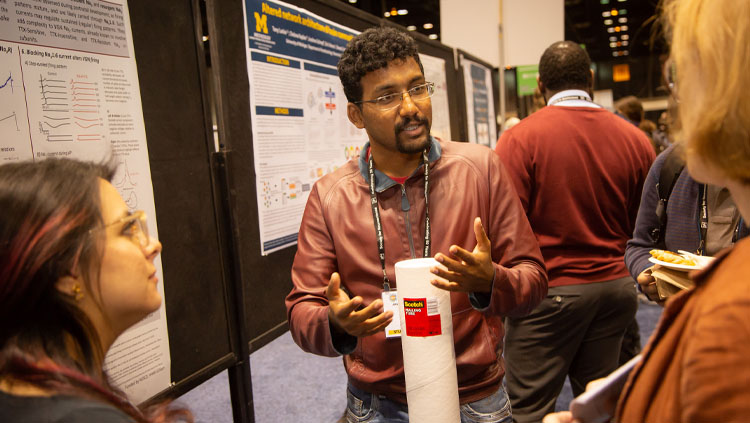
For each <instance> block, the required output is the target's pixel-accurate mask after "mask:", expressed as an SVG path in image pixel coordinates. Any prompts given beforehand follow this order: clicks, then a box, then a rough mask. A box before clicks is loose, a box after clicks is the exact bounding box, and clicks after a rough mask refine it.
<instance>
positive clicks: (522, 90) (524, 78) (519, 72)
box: [516, 65, 539, 97]
mask: <svg viewBox="0 0 750 423" xmlns="http://www.w3.org/2000/svg"><path fill="white" fill-rule="evenodd" d="M537 75H539V65H527V66H518V67H516V87H517V89H518V96H519V97H521V96H524V95H532V94H534V89H535V88H536V77H537Z"/></svg>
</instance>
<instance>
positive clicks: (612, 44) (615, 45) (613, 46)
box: [609, 43, 617, 48]
mask: <svg viewBox="0 0 750 423" xmlns="http://www.w3.org/2000/svg"><path fill="white" fill-rule="evenodd" d="M609 47H610V48H615V47H617V43H609Z"/></svg>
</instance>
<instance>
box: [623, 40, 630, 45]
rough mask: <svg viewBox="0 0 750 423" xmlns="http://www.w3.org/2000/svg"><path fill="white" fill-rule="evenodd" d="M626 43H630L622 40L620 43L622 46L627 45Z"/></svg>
mask: <svg viewBox="0 0 750 423" xmlns="http://www.w3.org/2000/svg"><path fill="white" fill-rule="evenodd" d="M628 44H630V43H629V42H627V41H623V42H622V45H624V46H627V45H628Z"/></svg>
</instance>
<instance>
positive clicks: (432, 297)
mask: <svg viewBox="0 0 750 423" xmlns="http://www.w3.org/2000/svg"><path fill="white" fill-rule="evenodd" d="M438 265H439V263H438V262H437V261H435V259H433V258H423V259H413V260H404V261H400V262H398V263H396V286H397V292H398V312H399V314H400V317H401V345H402V350H403V354H404V374H405V376H406V401H407V402H408V404H409V421H410V422H412V423H458V422H460V421H461V412H460V409H459V401H458V377H457V375H456V351H455V348H454V346H453V320H452V317H451V298H450V292H448V291H444V290H442V289H438V288H436V287H434V286H433V285H432V284H431V283H430V280H432V279H435V278H436V276H435V275H434V274H432V273H430V268H431V267H433V266H438Z"/></svg>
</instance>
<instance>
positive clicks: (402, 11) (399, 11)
mask: <svg viewBox="0 0 750 423" xmlns="http://www.w3.org/2000/svg"><path fill="white" fill-rule="evenodd" d="M391 13H393V12H391ZM408 13H409V11H408V10H406V9H398V14H399V15H406V14H408Z"/></svg>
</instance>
